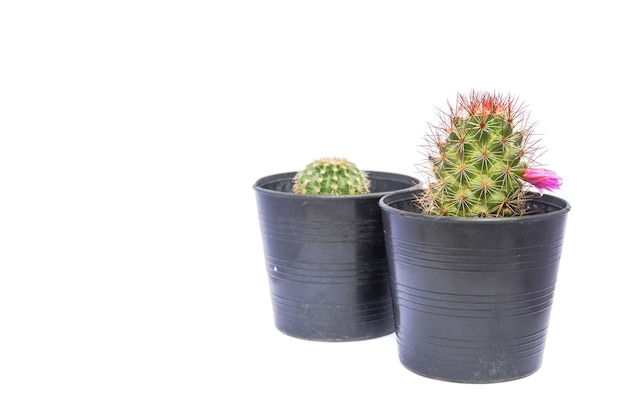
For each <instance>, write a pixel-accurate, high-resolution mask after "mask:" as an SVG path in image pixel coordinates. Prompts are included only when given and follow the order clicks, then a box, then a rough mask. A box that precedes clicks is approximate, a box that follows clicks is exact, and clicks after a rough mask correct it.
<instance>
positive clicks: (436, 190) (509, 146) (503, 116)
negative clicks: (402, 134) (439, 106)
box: [416, 91, 536, 217]
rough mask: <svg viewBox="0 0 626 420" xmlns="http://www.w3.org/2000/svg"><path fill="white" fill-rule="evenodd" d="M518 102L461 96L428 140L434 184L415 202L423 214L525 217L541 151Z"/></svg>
mask: <svg viewBox="0 0 626 420" xmlns="http://www.w3.org/2000/svg"><path fill="white" fill-rule="evenodd" d="M528 121H529V120H528V114H527V112H526V111H525V106H524V105H523V104H522V103H520V102H519V101H518V100H517V98H515V97H513V96H510V95H501V94H495V93H489V92H476V91H472V92H471V93H470V94H468V95H463V94H458V95H457V101H456V104H455V105H454V106H452V105H450V111H449V112H445V113H444V112H442V113H440V123H439V124H438V125H431V132H430V134H429V135H428V136H427V150H428V166H429V172H430V174H429V175H430V176H429V178H431V179H432V181H431V182H430V183H429V187H428V189H427V190H426V191H425V194H424V195H423V196H422V197H421V198H419V199H418V200H417V201H416V202H417V204H418V205H419V206H420V207H421V208H422V211H423V212H424V213H429V214H436V215H444V216H460V217H487V216H515V215H521V214H523V213H524V209H525V205H524V195H525V192H526V188H525V186H526V183H525V182H524V179H523V175H524V171H525V170H526V168H527V167H528V162H529V161H532V157H533V154H534V152H535V151H536V148H535V146H534V144H535V143H534V142H531V141H530V138H531V135H532V128H533V124H529V123H528Z"/></svg>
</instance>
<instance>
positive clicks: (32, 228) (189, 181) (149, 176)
mask: <svg viewBox="0 0 626 420" xmlns="http://www.w3.org/2000/svg"><path fill="white" fill-rule="evenodd" d="M618 5H619V2H617V1H614V2H611V1H604V0H599V1H598V0H596V1H593V2H589V1H569V2H548V1H545V0H544V1H523V2H502V1H472V2H464V1H431V2H412V1H404V2H403V1H384V2H383V1H380V2H375V1H344V0H333V1H325V0H317V1H310V2H299V1H295V0H292V1H273V0H269V1H236V0H233V1H215V2H210V1H209V2H206V1H197V2H192V1H183V0H179V1H136V0H125V1H106V2H104V1H91V2H87V1H82V2H81V1H56V2H52V1H19V2H18V1H14V2H3V3H1V5H0V418H2V419H6V420H13V419H48V418H60V419H61V418H62V419H202V418H213V419H231V418H232V419H234V418H237V419H244V418H259V417H262V418H266V417H267V418H275V419H293V418H300V419H308V418H326V419H339V418H342V419H345V418H368V419H369V418H444V419H448V418H460V417H463V418H513V419H517V418H527V417H528V416H534V415H535V414H538V417H537V418H568V417H571V416H573V415H580V417H581V418H597V419H600V418H602V419H623V418H626V408H625V407H624V404H625V403H624V400H623V397H624V386H623V379H624V375H625V374H626V371H625V367H624V347H623V336H624V331H625V328H624V318H625V317H624V312H623V306H624V305H623V297H624V291H625V287H624V280H625V278H624V277H625V276H624V272H623V270H622V267H623V258H624V257H623V250H624V246H623V238H624V234H625V231H624V221H623V216H622V214H621V212H622V204H623V203H624V198H623V197H624V194H625V191H624V175H623V172H622V167H623V154H624V142H625V140H626V139H625V135H624V133H625V130H624V122H625V112H624V111H625V110H624V98H625V97H626V89H625V82H624V74H626V67H625V65H624V60H623V56H624V39H626V31H625V30H624V29H623V28H624V26H623V13H622V11H621V9H620V8H618ZM473 88H475V89H486V90H496V91H501V92H508V93H512V94H514V95H518V96H519V97H520V98H521V99H522V100H523V101H524V102H526V103H527V104H528V105H529V107H530V109H531V115H532V118H533V119H534V120H536V121H538V125H537V129H536V132H537V133H538V134H539V135H540V136H541V138H542V139H543V141H544V143H543V144H544V146H545V147H546V153H545V154H544V156H543V157H542V162H543V163H545V164H546V166H547V167H548V168H550V169H553V170H556V171H557V172H559V173H560V174H561V175H562V176H563V178H564V185H563V188H562V189H561V190H560V191H559V192H558V193H557V195H559V196H561V197H563V198H566V199H567V200H569V201H570V203H571V204H572V207H573V210H572V212H571V213H570V216H569V220H568V230H567V233H566V241H565V246H564V249H563V255H562V259H561V270H560V273H559V280H558V283H557V292H556V296H555V301H554V305H553V311H552V319H551V324H550V332H549V334H548V342H547V347H546V352H545V357H544V364H543V366H542V368H541V369H540V370H539V371H538V372H537V373H535V374H534V375H532V376H530V377H528V378H525V379H522V380H518V381H513V382H509V383H503V384H495V385H461V384H452V383H446V382H441V381H435V380H431V379H426V378H423V377H420V376H418V375H415V374H413V373H411V372H409V371H408V370H406V369H405V368H404V367H402V366H401V364H400V362H399V361H398V358H397V353H396V343H395V338H394V336H393V335H389V336H386V337H382V338H380V339H375V340H369V341H363V342H356V343H316V342H306V341H303V340H297V339H294V338H290V337H287V336H285V335H283V334H281V333H279V332H278V331H277V330H276V329H275V328H274V325H273V319H272V312H271V304H270V298H269V288H268V281H267V277H266V273H265V266H264V262H263V254H262V246H261V237H260V231H259V227H258V221H257V214H256V203H255V201H254V193H253V190H252V184H253V183H254V181H256V180H257V179H258V178H260V177H262V176H265V175H270V174H274V173H279V172H284V171H295V170H298V169H301V168H302V167H303V166H304V165H305V164H306V163H308V161H309V160H312V159H313V158H316V157H321V156H326V155H335V156H343V157H348V158H350V159H351V160H353V161H355V162H356V163H357V164H358V165H359V166H360V167H361V168H363V169H366V170H381V171H391V172H398V173H404V174H409V175H415V171H416V169H415V164H416V163H418V162H419V161H420V159H421V155H420V154H419V152H418V150H419V147H420V145H421V144H423V139H424V135H425V133H426V131H427V127H428V122H435V115H436V108H437V107H445V106H446V102H447V101H448V100H453V99H454V97H455V95H456V93H457V92H467V91H469V90H470V89H473Z"/></svg>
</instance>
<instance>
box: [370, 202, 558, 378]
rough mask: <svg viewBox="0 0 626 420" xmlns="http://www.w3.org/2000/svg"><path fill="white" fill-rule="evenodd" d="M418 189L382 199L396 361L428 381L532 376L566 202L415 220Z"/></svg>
mask: <svg viewBox="0 0 626 420" xmlns="http://www.w3.org/2000/svg"><path fill="white" fill-rule="evenodd" d="M414 193H415V192H399V193H392V194H389V195H387V196H385V197H383V198H382V199H381V200H380V206H381V211H382V217H383V225H384V229H385V241H386V244H387V255H388V259H389V271H390V281H391V293H392V300H393V306H394V311H395V320H396V337H397V343H398V351H399V356H400V361H401V363H402V364H403V365H404V366H405V367H406V368H408V369H409V370H411V371H413V372H415V373H417V374H420V375H423V376H426V377H430V378H435V379H440V380H445V381H451V382H466V383H491V382H503V381H509V380H513V379H517V378H522V377H525V376H528V375H530V374H532V373H534V372H536V371H537V370H538V369H539V368H540V366H541V361H542V356H543V351H544V346H545V342H546V336H547V331H548V324H549V319H550V309H551V305H552V298H553V293H554V288H555V284H556V279H557V271H558V266H559V260H560V255H561V247H562V244H563V239H564V234H565V225H566V218H567V214H568V212H569V210H570V205H569V203H567V202H566V201H564V200H562V199H559V198H557V197H553V196H549V195H543V196H535V197H533V198H531V199H529V201H528V203H529V206H530V208H531V209H532V214H528V215H525V216H520V217H508V218H459V217H446V216H432V215H423V214H420V213H419V211H418V209H417V207H416V206H415V205H414V204H413V199H414Z"/></svg>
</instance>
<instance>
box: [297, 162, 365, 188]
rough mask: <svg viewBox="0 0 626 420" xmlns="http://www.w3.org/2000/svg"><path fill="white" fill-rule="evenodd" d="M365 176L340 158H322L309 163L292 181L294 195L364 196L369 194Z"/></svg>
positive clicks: (351, 164)
mask: <svg viewBox="0 0 626 420" xmlns="http://www.w3.org/2000/svg"><path fill="white" fill-rule="evenodd" d="M369 184H370V183H369V180H368V178H367V174H366V173H365V172H363V171H361V170H359V168H357V166H356V165H355V164H354V163H352V162H350V161H348V160H346V159H340V158H322V159H316V160H314V161H313V162H311V163H309V164H308V165H307V166H306V168H304V169H303V170H302V171H300V172H298V173H297V174H296V176H295V177H294V179H293V191H294V192H295V193H296V194H325V195H345V194H366V193H368V192H369Z"/></svg>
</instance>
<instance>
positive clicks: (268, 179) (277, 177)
mask: <svg viewBox="0 0 626 420" xmlns="http://www.w3.org/2000/svg"><path fill="white" fill-rule="evenodd" d="M363 172H365V173H366V174H367V175H368V177H369V178H370V180H372V179H376V180H381V181H383V180H389V181H397V182H405V181H406V182H415V184H414V185H412V186H410V187H406V188H401V189H397V190H388V191H376V192H369V193H367V194H353V195H350V194H338V195H326V194H295V193H294V192H293V191H277V190H275V189H272V188H270V187H269V186H268V184H272V183H276V182H279V181H291V180H292V179H293V177H294V176H295V175H296V174H297V171H290V172H281V173H277V174H273V175H267V176H264V177H262V178H259V179H258V180H257V181H256V182H255V183H254V184H253V186H252V188H253V189H254V190H255V191H258V192H261V193H264V194H272V195H277V196H289V197H292V198H296V199H297V198H301V199H303V200H310V199H312V198H315V199H316V200H359V199H361V200H365V199H372V198H382V197H384V196H385V195H388V194H391V193H395V192H401V191H411V190H414V189H418V188H419V187H420V185H422V182H421V181H420V180H419V179H418V178H415V177H413V176H411V175H406V174H401V173H395V172H384V171H368V170H364V171H363Z"/></svg>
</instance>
